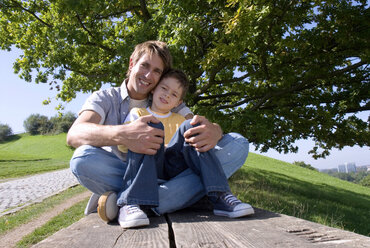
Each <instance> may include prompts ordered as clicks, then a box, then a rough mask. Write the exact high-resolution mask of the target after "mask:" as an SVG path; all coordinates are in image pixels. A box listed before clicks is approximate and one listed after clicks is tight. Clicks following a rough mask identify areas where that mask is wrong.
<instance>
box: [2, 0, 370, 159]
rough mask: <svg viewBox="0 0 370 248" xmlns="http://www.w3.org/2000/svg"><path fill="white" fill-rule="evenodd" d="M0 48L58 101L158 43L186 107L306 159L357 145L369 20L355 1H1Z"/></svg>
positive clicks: (362, 129)
mask: <svg viewBox="0 0 370 248" xmlns="http://www.w3.org/2000/svg"><path fill="white" fill-rule="evenodd" d="M0 8H1V13H0V34H1V36H0V46H1V49H8V50H9V49H11V48H12V47H13V46H15V47H17V48H20V49H21V50H23V52H24V54H23V55H22V56H20V58H19V59H18V60H17V61H16V62H15V64H14V68H15V72H16V73H18V74H19V75H20V77H21V78H23V79H25V80H26V81H33V80H34V81H35V82H36V83H40V82H41V83H49V84H51V85H52V86H53V87H56V88H57V89H60V91H59V92H58V94H57V97H58V98H59V99H61V100H62V101H70V100H71V99H73V98H74V97H75V96H76V92H78V91H83V92H90V91H93V90H97V89H99V88H100V87H101V85H102V84H103V83H109V84H111V85H113V86H118V85H120V84H121V83H122V81H123V79H124V78H125V74H126V71H127V67H128V65H129V56H130V54H131V52H132V51H133V48H134V46H135V45H136V44H138V43H140V42H143V41H145V40H151V39H159V40H163V41H166V42H167V43H168V45H169V47H170V49H171V52H172V55H173V57H174V65H175V67H178V68H181V69H183V70H184V71H185V72H186V73H187V74H188V75H189V79H190V82H191V86H190V94H189V95H188V97H187V99H186V102H187V104H188V105H189V106H192V108H193V110H194V111H195V112H196V113H199V114H204V115H206V116H207V117H208V118H210V119H212V120H217V122H218V123H220V124H221V125H222V127H223V129H224V130H225V131H231V130H232V131H236V132H240V133H242V134H243V135H244V136H246V137H247V138H248V139H249V140H250V141H251V142H254V143H255V144H257V146H258V147H259V148H260V149H261V150H262V151H266V150H268V149H269V148H274V149H276V150H278V151H280V152H288V151H296V150H297V147H294V145H293V143H294V141H296V140H298V139H306V138H312V139H313V140H314V141H316V145H315V147H314V148H313V150H312V152H313V154H314V156H325V155H327V152H328V150H330V149H331V148H333V147H336V148H342V147H344V146H353V145H360V146H364V145H365V146H368V145H369V142H370V134H369V133H370V132H369V121H362V120H360V119H359V118H357V117H356V116H355V115H354V114H356V113H358V112H360V111H366V110H370V103H369V96H370V87H369V57H370V52H369V41H370V35H369V32H370V21H369V20H370V18H369V9H368V5H367V4H366V1H365V0H361V1H341V0H328V1H318V0H316V1H314V0H275V1H268V0H266V1H252V0H244V1H236V0H224V1H221V0H207V1H206V0H205V1H194V0H171V1H169V0H162V1H151V0H150V1H149V0H112V1H108V0H102V1H96V0H80V1H76V0H53V1H45V0H32V1H26V0H22V1H21V0H0ZM32 76H34V78H32Z"/></svg>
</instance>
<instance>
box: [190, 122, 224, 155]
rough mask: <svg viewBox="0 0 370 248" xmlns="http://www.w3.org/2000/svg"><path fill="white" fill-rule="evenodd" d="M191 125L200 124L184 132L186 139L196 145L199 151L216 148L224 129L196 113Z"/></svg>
mask: <svg viewBox="0 0 370 248" xmlns="http://www.w3.org/2000/svg"><path fill="white" fill-rule="evenodd" d="M190 124H191V125H195V124H199V126H197V127H193V128H191V129H189V130H187V131H186V132H185V133H184V137H185V141H186V142H188V143H189V144H190V145H191V146H193V147H195V149H196V150H197V151H198V152H206V151H209V150H210V149H212V148H214V147H215V146H216V145H217V142H218V141H219V140H220V139H221V137H222V129H221V127H220V126H219V125H218V124H216V123H212V122H210V121H209V120H207V118H205V117H204V116H200V115H195V116H194V117H193V119H192V120H191V122H190Z"/></svg>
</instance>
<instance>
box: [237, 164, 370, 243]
mask: <svg viewBox="0 0 370 248" xmlns="http://www.w3.org/2000/svg"><path fill="white" fill-rule="evenodd" d="M230 185H231V188H232V191H233V193H235V194H237V195H238V196H239V198H240V199H242V200H243V201H245V202H249V203H251V204H252V205H253V206H257V207H261V208H264V209H266V210H269V211H273V212H278V213H282V214H287V215H291V216H295V217H298V218H302V219H306V220H310V221H314V222H319V223H321V224H324V225H328V226H332V227H339V228H343V229H346V230H349V231H353V232H356V233H359V234H363V235H367V236H368V235H369V234H370V226H369V225H368V223H370V197H369V196H368V195H365V194H361V193H356V192H353V191H350V190H345V189H342V188H337V187H333V186H331V185H328V184H326V183H325V182H321V183H310V182H308V181H302V180H299V179H297V178H293V177H290V176H287V175H284V174H280V173H276V172H270V171H266V170H261V169H257V168H248V169H246V170H240V171H238V172H237V173H236V174H235V175H234V176H233V177H232V178H231V180H230Z"/></svg>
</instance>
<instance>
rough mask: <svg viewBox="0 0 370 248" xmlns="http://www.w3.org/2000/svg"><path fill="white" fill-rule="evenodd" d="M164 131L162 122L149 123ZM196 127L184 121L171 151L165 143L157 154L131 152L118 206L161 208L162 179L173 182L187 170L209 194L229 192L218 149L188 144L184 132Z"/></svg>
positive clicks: (176, 134)
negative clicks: (159, 181)
mask: <svg viewBox="0 0 370 248" xmlns="http://www.w3.org/2000/svg"><path fill="white" fill-rule="evenodd" d="M149 125H150V126H153V127H155V128H158V129H162V130H163V125H162V123H158V124H154V123H149ZM190 128H193V126H192V125H191V124H190V120H187V121H184V122H183V123H182V124H181V126H180V127H179V128H178V130H177V131H176V133H175V135H174V136H173V137H172V139H171V141H170V143H169V144H168V146H167V148H166V149H165V148H164V145H163V144H162V146H161V148H160V149H159V150H158V151H157V153H156V154H155V155H146V154H140V153H135V152H132V151H128V154H127V169H126V172H125V175H124V176H123V188H122V189H121V191H120V192H119V194H118V200H117V205H118V206H123V205H126V204H129V205H132V204H138V205H147V206H150V207H154V206H158V205H159V199H158V180H157V179H158V178H160V179H164V178H165V179H171V178H174V177H175V176H177V175H179V174H180V173H181V172H183V171H184V170H186V169H187V168H190V169H192V171H193V172H195V173H196V174H197V175H199V176H200V178H201V182H202V183H203V186H204V189H205V191H206V193H207V195H211V194H215V192H229V191H230V188H229V184H228V182H227V178H226V176H225V173H224V171H223V169H222V167H221V164H220V162H219V160H218V159H217V157H216V155H215V154H214V149H211V150H209V151H207V152H197V151H196V150H195V148H194V147H192V146H190V145H189V144H188V143H186V142H185V138H184V133H185V132H186V131H187V130H188V129H190Z"/></svg>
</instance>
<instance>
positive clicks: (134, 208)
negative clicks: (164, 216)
mask: <svg viewBox="0 0 370 248" xmlns="http://www.w3.org/2000/svg"><path fill="white" fill-rule="evenodd" d="M118 223H119V224H120V226H121V227H123V228H132V227H139V226H148V225H149V219H148V217H147V216H146V214H145V213H144V212H143V210H141V209H140V207H139V206H138V205H125V206H123V207H121V208H120V210H119V215H118Z"/></svg>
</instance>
